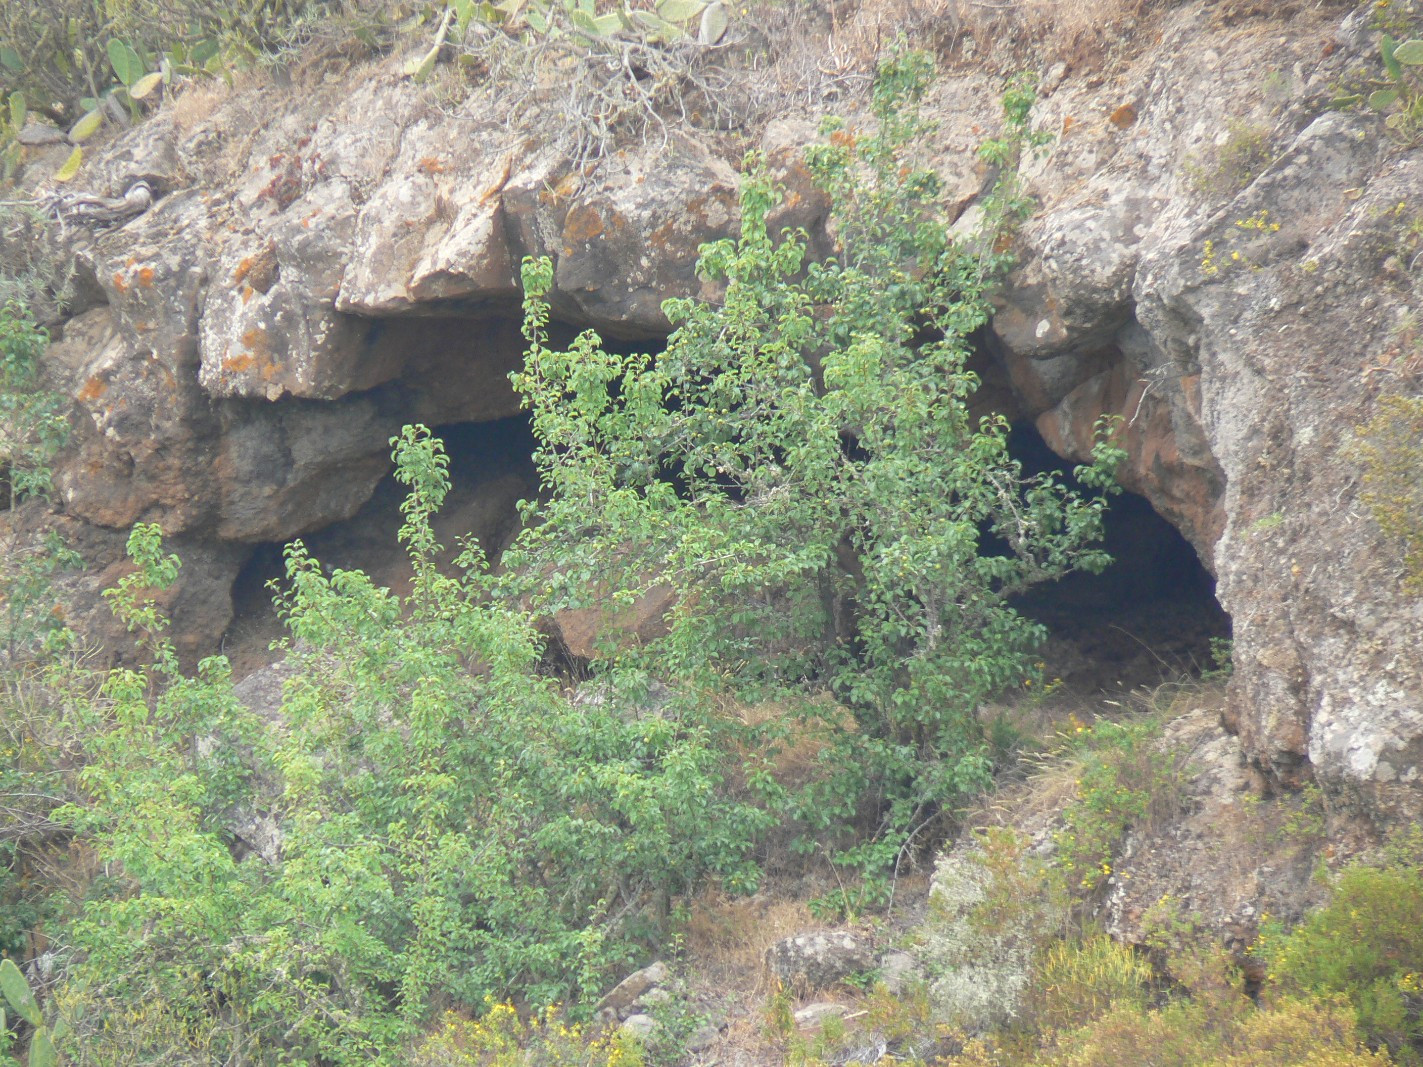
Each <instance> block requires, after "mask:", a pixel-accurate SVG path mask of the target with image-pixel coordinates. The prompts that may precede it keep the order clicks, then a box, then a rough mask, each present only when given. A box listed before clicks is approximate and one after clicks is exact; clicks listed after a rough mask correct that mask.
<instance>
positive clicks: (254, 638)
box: [223, 415, 538, 676]
mask: <svg viewBox="0 0 1423 1067" xmlns="http://www.w3.org/2000/svg"><path fill="white" fill-rule="evenodd" d="M432 432H433V433H434V435H435V436H436V437H438V438H440V439H441V440H442V441H443V442H444V445H445V451H446V453H447V454H448V455H449V457H450V466H449V473H450V483H451V484H450V492H449V495H448V496H447V497H446V499H445V504H444V507H442V508H441V509H440V513H439V514H438V515H437V516H436V518H435V520H434V528H435V534H436V536H437V538H438V539H439V542H440V544H441V545H443V546H444V552H443V553H442V557H441V558H442V561H443V562H444V563H445V564H446V565H449V564H451V563H452V562H453V560H454V558H455V556H457V555H458V554H459V553H460V551H461V549H462V544H463V542H464V540H465V538H466V537H473V538H474V539H475V540H477V541H478V542H479V545H480V547H481V548H482V549H483V550H484V551H485V553H486V555H487V557H488V558H489V560H490V562H491V563H493V562H496V561H497V559H498V556H499V553H500V552H501V551H502V550H503V549H504V547H505V546H506V545H507V544H508V543H509V541H510V539H511V538H513V536H514V534H515V533H516V532H517V531H518V527H519V513H518V503H519V501H520V500H523V499H527V498H529V497H532V496H533V495H534V494H535V493H536V492H537V490H538V477H537V473H536V471H535V469H534V463H533V458H532V456H533V451H534V436H533V431H532V430H531V429H530V427H529V420H528V417H527V416H524V415H516V416H512V417H509V418H504V419H497V420H494V421H490V422H463V423H451V424H448V425H443V426H435V427H432ZM405 492H406V490H405V487H404V486H403V485H401V484H400V483H399V482H398V481H396V479H395V474H394V472H393V471H392V472H391V473H388V474H387V475H386V476H385V477H384V478H382V479H381V480H380V482H379V483H378V484H377V485H376V488H375V492H374V493H372V494H371V498H370V499H369V500H368V501H366V503H365V504H364V505H363V506H362V507H361V509H360V510H359V511H358V512H357V513H356V514H355V515H354V516H352V517H351V518H349V519H346V520H344V521H342V522H336V523H332V524H331V525H330V526H326V527H323V528H322V529H320V530H317V531H315V532H313V533H310V534H307V535H304V536H303V537H302V538H301V539H300V540H301V541H302V542H303V544H305V545H306V547H307V549H308V551H309V552H310V553H311V555H312V557H313V558H315V559H316V560H318V561H320V563H321V564H322V566H323V567H325V568H328V570H329V569H340V570H361V571H364V572H365V573H366V574H368V575H370V576H371V578H372V579H373V580H374V581H375V583H376V584H377V585H379V586H384V587H386V588H388V589H390V590H391V591H392V592H394V593H396V594H399V595H404V594H405V593H407V592H408V591H409V588H410V579H411V570H410V564H409V562H408V561H407V559H406V556H405V551H404V549H403V548H402V547H401V545H400V541H399V539H398V537H397V533H398V531H399V529H400V526H401V522H402V518H401V514H400V504H401V501H403V500H404V499H405ZM283 551H284V544H283V543H282V542H266V543H262V544H258V545H256V546H254V547H253V549H252V552H251V555H250V556H249V557H248V559H247V561H246V563H245V564H244V565H243V567H242V569H241V570H240V571H239V573H238V575H237V578H236V580H235V581H234V582H233V585H232V607H233V622H232V625H231V626H230V627H229V628H228V631H227V634H226V636H225V637H224V639H223V647H224V651H225V652H226V653H227V655H228V657H229V659H231V660H232V662H233V665H234V670H235V672H236V673H237V674H238V675H239V676H241V675H243V674H245V673H247V672H248V671H250V670H252V669H254V668H255V667H258V666H263V665H265V664H266V663H269V662H271V661H272V659H273V658H274V657H273V655H272V653H270V652H269V651H268V650H267V646H268V645H269V644H270V643H271V642H272V641H273V640H275V639H276V638H278V637H280V636H281V633H282V627H281V622H280V620H279V619H278V618H277V615H276V611H275V609H274V608H273V605H272V595H273V594H272V590H271V588H269V584H268V583H270V582H272V581H280V580H281V578H282V577H283V575H284V574H285V572H286V571H285V565H284V559H283Z"/></svg>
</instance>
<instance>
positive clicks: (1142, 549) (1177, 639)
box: [1008, 424, 1230, 692]
mask: <svg viewBox="0 0 1423 1067" xmlns="http://www.w3.org/2000/svg"><path fill="white" fill-rule="evenodd" d="M1008 447H1009V451H1010V452H1011V453H1012V455H1013V456H1014V457H1015V458H1016V459H1017V460H1018V461H1019V462H1020V463H1022V465H1023V470H1024V472H1025V473H1026V474H1040V473H1043V472H1045V471H1050V470H1057V471H1062V470H1064V468H1068V467H1070V466H1071V465H1070V464H1067V463H1065V462H1064V461H1063V460H1062V459H1061V458H1060V457H1059V456H1057V455H1056V454H1055V453H1054V452H1052V450H1051V449H1049V448H1048V446H1047V444H1046V443H1045V442H1044V441H1043V438H1042V436H1041V435H1040V434H1039V433H1038V432H1037V430H1036V429H1035V428H1034V427H1033V426H1031V425H1030V424H1019V425H1016V426H1014V428H1013V430H1012V432H1011V433H1010V435H1009V439H1008ZM1064 480H1065V481H1066V482H1067V484H1068V485H1069V486H1071V487H1073V488H1081V486H1080V485H1079V483H1077V481H1076V479H1074V478H1073V477H1072V476H1071V473H1070V472H1068V473H1066V474H1065V475H1064ZM1103 545H1104V547H1105V548H1106V550H1107V551H1108V552H1109V553H1110V554H1111V556H1112V559H1113V563H1112V564H1111V566H1109V567H1108V568H1107V569H1106V570H1105V571H1103V572H1102V573H1101V574H1086V573H1076V574H1070V575H1067V576H1066V577H1064V578H1062V579H1060V580H1058V581H1056V582H1051V583H1046V584H1044V585H1041V586H1038V587H1037V588H1035V589H1033V590H1031V591H1030V592H1028V593H1027V594H1025V595H1023V596H1021V597H1017V598H1015V600H1014V606H1015V607H1017V608H1018V610H1019V611H1021V612H1022V613H1023V614H1024V615H1026V616H1027V617H1029V618H1031V619H1033V620H1035V621H1037V622H1039V623H1042V624H1043V625H1044V626H1045V627H1046V628H1047V630H1048V641H1047V644H1046V645H1045V646H1044V649H1043V661H1044V664H1045V673H1046V677H1047V678H1048V679H1054V678H1060V679H1062V681H1063V682H1064V683H1066V684H1067V685H1068V686H1069V687H1070V688H1071V689H1073V690H1076V691H1079V692H1094V691H1097V690H1102V689H1118V688H1123V689H1133V688H1135V687H1137V686H1143V685H1155V684H1159V683H1160V682H1162V681H1165V680H1167V679H1170V678H1178V677H1181V676H1182V675H1199V674H1200V673H1201V672H1202V671H1204V670H1206V669H1209V668H1211V667H1212V666H1215V665H1216V663H1215V661H1216V658H1217V653H1218V652H1219V649H1220V645H1219V642H1220V641H1222V640H1225V639H1228V638H1229V637H1230V617H1229V616H1228V615H1227V614H1226V613H1225V611H1224V610H1223V609H1222V608H1221V606H1220V604H1219V602H1218V601H1217V600H1216V598H1215V579H1214V578H1213V577H1212V576H1211V574H1210V572H1209V571H1207V570H1206V568H1205V567H1204V566H1203V565H1202V563H1201V560H1200V557H1199V556H1197V555H1196V551H1195V549H1194V548H1192V547H1191V544H1190V543H1189V542H1188V541H1187V540H1186V539H1185V538H1184V537H1182V536H1181V534H1180V533H1179V532H1178V531H1177V530H1176V528H1175V527H1174V526H1172V525H1171V524H1170V523H1169V522H1167V521H1166V520H1165V519H1163V518H1162V517H1161V516H1160V515H1158V514H1157V513H1156V511H1155V510H1154V509H1153V508H1152V506H1151V504H1150V502H1148V501H1147V499H1146V498H1145V497H1143V496H1140V495H1138V494H1136V493H1132V492H1128V491H1123V492H1122V493H1120V494H1118V495H1117V496H1115V497H1113V498H1112V501H1111V505H1110V508H1109V509H1108V512H1107V516H1106V522H1105V536H1104V541H1103Z"/></svg>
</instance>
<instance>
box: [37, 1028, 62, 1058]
mask: <svg viewBox="0 0 1423 1067" xmlns="http://www.w3.org/2000/svg"><path fill="white" fill-rule="evenodd" d="M30 1067H59V1052H58V1051H57V1050H56V1049H55V1047H54V1042H53V1041H51V1040H50V1039H49V1035H48V1034H47V1033H45V1032H44V1031H43V1030H36V1031H35V1035H34V1037H32V1038H30Z"/></svg>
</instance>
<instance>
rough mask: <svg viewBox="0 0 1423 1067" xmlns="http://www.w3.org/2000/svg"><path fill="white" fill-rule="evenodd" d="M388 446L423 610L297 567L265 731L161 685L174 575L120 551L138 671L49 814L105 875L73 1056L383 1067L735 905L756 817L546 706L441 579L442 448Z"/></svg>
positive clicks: (604, 974)
mask: <svg viewBox="0 0 1423 1067" xmlns="http://www.w3.org/2000/svg"><path fill="white" fill-rule="evenodd" d="M394 443H395V445H396V453H395V458H396V461H397V465H398V476H399V477H400V478H402V480H404V481H405V482H406V484H407V485H409V486H410V489H411V495H410V497H409V499H408V500H407V502H406V505H405V513H406V520H407V521H406V524H405V526H404V527H403V528H402V531H401V538H402V540H403V541H404V543H405V544H406V546H407V548H408V549H409V552H410V556H411V561H412V564H413V567H414V571H415V575H416V578H415V583H414V587H413V590H412V592H411V594H410V597H409V598H408V599H407V600H406V601H404V602H403V603H402V602H401V601H400V600H398V599H396V598H395V597H393V596H391V595H390V594H389V593H388V592H386V591H384V590H381V589H378V588H376V587H375V586H374V585H373V584H372V583H371V581H370V579H369V578H367V577H366V576H365V575H363V574H359V573H353V572H344V571H336V572H335V573H333V574H331V575H330V576H327V575H326V574H325V573H323V571H322V569H321V567H320V566H319V564H318V563H317V562H316V561H314V560H312V559H311V558H310V557H309V556H308V555H307V554H306V552H305V551H304V550H303V549H302V547H301V546H300V545H299V544H297V545H293V546H292V547H291V548H290V549H289V552H288V573H287V577H288V580H289V582H290V584H291V588H290V591H289V592H288V593H287V594H285V595H284V596H283V598H282V610H283V613H284V614H285V616H286V618H287V624H288V626H289V628H290V630H291V634H292V637H291V641H292V645H293V647H292V648H291V649H290V650H289V663H290V664H291V665H292V666H293V667H294V668H295V674H294V676H293V677H292V678H291V679H290V680H289V681H288V682H287V685H286V695H285V699H284V701H283V706H282V709H281V722H282V723H283V726H282V727H281V728H280V729H272V728H271V727H270V726H269V725H268V724H266V723H265V722H264V721H263V720H261V719H259V718H257V717H256V716H255V715H254V714H253V713H251V712H249V711H248V710H247V709H245V708H243V707H242V706H241V705H239V704H238V703H237V702H236V701H235V699H234V698H233V695H232V690H231V685H230V679H229V675H228V671H227V666H226V663H225V661H223V660H221V659H212V660H207V661H204V663H203V664H201V665H200V666H199V670H198V675H197V676H196V677H192V678H184V677H182V676H180V675H179V674H178V668H177V661H176V656H175V654H174V652H173V649H172V646H171V644H170V643H169V642H168V641H167V640H166V638H165V636H164V633H163V631H164V628H165V626H166V623H165V620H164V619H163V618H162V616H161V615H160V614H158V613H157V611H156V610H155V608H154V607H153V604H152V601H151V590H154V589H157V588H161V587H162V586H163V585H164V584H165V582H167V581H169V580H171V578H172V576H173V574H174V573H175V569H176V559H175V558H174V557H171V556H167V555H165V554H164V553H163V552H162V549H161V545H160V543H159V540H158V536H157V531H156V529H154V528H152V527H142V526H140V527H138V528H136V530H135V532H134V535H133V537H132V538H131V539H130V551H131V553H132V554H133V556H134V558H135V560H136V562H137V563H138V564H139V569H138V570H137V571H135V572H134V573H133V574H132V575H130V576H129V577H128V578H126V579H124V580H123V581H122V582H121V583H120V587H119V588H118V589H117V590H116V591H115V595H114V597H113V600H114V606H115V610H116V611H117V612H118V614H119V616H120V618H122V619H124V620H125V621H126V622H128V623H129V625H130V626H131V627H133V628H134V629H135V630H136V631H138V632H139V633H140V635H142V636H143V638H144V642H145V645H146V647H147V649H148V655H149V658H150V659H151V661H152V666H151V667H149V668H146V669H143V670H137V669H118V670H114V671H112V672H110V673H109V674H108V675H107V678H106V681H105V683H104V689H103V699H102V700H101V701H99V702H98V703H97V704H95V705H94V706H93V707H92V708H91V709H90V711H89V719H88V724H87V730H86V735H85V747H86V750H87V758H88V765H87V766H86V767H85V769H84V770H83V772H82V773H81V776H80V784H81V786H82V789H83V798H82V800H81V802H79V803H76V804H73V805H71V806H69V807H68V808H67V809H65V810H64V811H63V812H62V815H63V817H64V818H65V819H66V820H67V822H68V823H69V824H70V825H71V826H72V827H73V828H74V829H75V830H76V831H77V832H80V833H82V834H83V835H84V836H85V839H86V840H87V841H89V842H90V843H91V845H92V847H93V848H94V849H95V850H96V851H97V853H98V855H99V857H100V858H101V859H102V861H103V862H105V863H108V864H110V865H111V866H112V869H113V870H114V871H115V872H116V873H118V877H117V879H116V880H115V881H114V882H113V883H112V884H111V885H110V886H109V887H108V889H107V890H106V891H105V892H103V893H100V894H96V895H94V896H92V897H91V899H90V900H89V901H88V902H87V903H86V905H85V908H84V913H83V915H82V917H81V918H80V919H79V920H78V921H76V922H75V923H74V924H73V926H72V927H71V928H70V930H69V943H70V944H71V945H72V946H73V950H74V953H75V956H74V961H73V963H72V965H71V967H70V970H69V973H68V975H67V977H66V981H65V984H64V987H63V989H62V991H61V994H60V997H59V1000H60V1003H61V1005H62V1006H64V1008H65V1010H66V1011H67V1012H68V1013H69V1014H70V1015H71V1016H73V1017H74V1018H75V1019H76V1020H77V1021H76V1022H75V1025H74V1031H75V1036H74V1037H73V1038H71V1041H72V1042H74V1043H75V1048H83V1049H85V1050H86V1051H88V1052H89V1053H90V1054H91V1055H97V1054H98V1053H99V1052H100V1051H101V1050H102V1052H103V1054H104V1055H105V1056H112V1057H113V1060H112V1062H129V1061H131V1060H135V1059H136V1060H139V1061H145V1062H146V1061H160V1062H164V1063H189V1062H193V1063H196V1062H204V1063H206V1062H211V1060H212V1059H219V1060H222V1059H226V1058H229V1057H232V1056H235V1055H237V1054H238V1052H239V1051H241V1050H247V1051H249V1052H250V1051H251V1050H253V1049H273V1050H274V1049H279V1048H280V1049H286V1050H288V1052H289V1053H290V1054H293V1055H299V1056H305V1057H319V1058H320V1059H321V1060H322V1062H331V1063H337V1064H345V1063H357V1062H360V1063H366V1062H377V1063H385V1062H395V1056H396V1051H397V1050H398V1049H399V1048H400V1047H401V1045H402V1044H403V1043H404V1042H405V1041H406V1040H407V1039H408V1038H409V1037H411V1036H412V1035H413V1033H414V1032H415V1031H416V1029H417V1028H418V1026H419V1024H420V1023H421V1021H422V1020H423V1019H425V1018H426V1017H427V1016H428V1015H429V1014H430V1013H431V1012H432V1011H439V1010H440V1009H441V1008H443V1007H446V1006H461V1005H462V1006H471V1005H480V1004H482V1003H483V1002H484V1000H485V998H486V997H489V996H495V997H502V996H508V995H517V996H519V997H520V998H521V999H523V1000H525V1001H527V1002H530V1003H533V1004H536V1005H538V1004H548V1003H552V1002H554V1001H562V1000H567V999H570V998H573V999H578V998H584V999H586V998H588V997H589V996H590V995H592V994H594V993H596V992H599V991H600V990H601V989H602V988H603V987H604V985H605V984H606V982H607V980H608V978H609V976H610V974H611V972H612V970H613V969H614V968H619V967H624V966H626V964H627V963H628V962H629V961H630V960H631V959H632V958H633V957H634V956H635V955H637V954H639V953H640V951H641V948H640V946H641V944H642V943H643V939H645V938H646V937H649V936H655V934H656V933H657V925H656V923H657V916H658V914H659V901H665V899H666V898H667V897H668V895H670V894H672V893H675V892H678V891H681V890H682V889H684V888H686V887H687V886H689V885H691V884H693V883H695V882H696V881H697V880H698V879H700V878H701V877H703V876H704V875H705V874H706V873H708V872H711V873H713V874H720V875H722V876H724V877H726V878H727V879H729V880H732V881H737V880H741V879H744V878H745V877H746V874H745V871H746V856H747V850H748V848H749V846H750V843H751V840H752V836H753V833H754V832H755V831H756V830H757V829H758V828H759V827H761V826H762V825H764V816H762V815H761V814H759V813H757V812H755V811H753V810H751V809H749V808H747V807H746V806H745V805H744V804H741V803H738V802H736V801H733V800H730V799H728V798H727V797H726V796H725V791H724V790H723V789H722V787H721V772H720V766H719V763H720V756H719V755H718V753H717V752H716V751H715V750H714V749H712V748H711V747H710V746H709V744H708V742H707V736H706V733H705V731H703V730H702V729H700V728H699V726H698V724H697V723H696V722H695V721H689V720H684V719H680V718H678V717H677V716H676V715H675V714H672V713H667V712H658V711H649V710H646V709H645V708H644V709H642V710H636V705H634V704H632V703H631V702H630V701H629V702H624V701H621V700H618V701H614V700H611V699H609V700H605V701H604V702H602V703H599V704H591V703H583V704H578V705H575V704H573V703H572V702H571V701H570V700H569V699H568V698H566V697H565V696H564V695H562V694H561V693H560V692H558V691H557V690H556V689H555V688H554V687H553V686H551V685H550V684H548V683H547V682H545V681H541V680H539V678H538V677H537V673H536V665H537V661H538V655H539V646H538V641H537V637H536V634H535V632H534V631H533V629H532V628H531V626H530V625H529V623H528V620H527V619H525V618H524V617H523V616H522V615H520V614H519V613H517V612H515V611H511V610H509V609H507V608H504V607H500V606H498V605H496V604H493V603H491V602H490V601H489V599H488V597H487V595H486V594H487V582H486V580H485V576H484V573H483V571H482V569H481V567H482V564H481V561H480V559H479V556H478V553H477V551H476V550H474V549H470V550H469V551H467V552H466V553H465V554H464V556H463V557H462V561H461V564H462V567H463V568H464V570H463V575H462V576H461V577H458V578H455V577H449V576H446V575H443V574H441V573H440V572H438V571H437V570H436V569H435V567H434V565H433V563H432V560H433V558H434V557H435V555H436V554H437V553H438V552H439V546H438V545H437V544H435V542H434V539H433V536H432V533H431V529H430V526H429V520H430V516H431V515H432V514H433V513H434V511H435V509H436V508H437V507H438V505H439V503H440V501H441V500H442V499H443V497H444V494H445V492H446V491H447V489H448V485H449V482H448V476H447V474H446V471H445V467H446V460H445V457H444V455H443V452H442V450H441V449H440V447H439V445H438V442H435V441H434V440H432V439H431V438H430V437H429V435H428V434H427V433H425V432H424V431H421V430H416V429H410V430H407V431H406V432H405V434H404V435H403V436H402V437H401V438H399V439H397V440H396V441H395V442H394ZM476 664H477V665H478V669H474V665H476ZM244 753H246V754H247V755H246V756H244ZM243 811H245V812H248V813H266V814H268V815H270V816H271V817H272V818H273V819H274V820H275V822H276V824H277V825H278V826H279V828H280V844H279V846H277V849H276V852H275V853H274V854H270V855H268V856H266V858H265V859H264V858H262V857H260V856H257V855H249V856H248V857H247V858H246V859H238V853H236V852H234V851H233V850H232V849H230V848H229V844H228V841H229V838H228V834H229V833H230V831H229V830H228V827H229V826H230V825H231V823H232V820H233V818H234V817H235V814H236V813H240V812H243ZM193 1050H200V1051H198V1052H195V1051H193ZM101 1062H110V1061H109V1060H104V1059H102V1058H101Z"/></svg>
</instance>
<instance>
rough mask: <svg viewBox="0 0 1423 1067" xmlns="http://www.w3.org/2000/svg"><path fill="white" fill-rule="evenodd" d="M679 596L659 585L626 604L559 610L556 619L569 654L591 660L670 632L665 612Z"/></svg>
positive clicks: (555, 623) (555, 622)
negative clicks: (612, 649) (601, 654)
mask: <svg viewBox="0 0 1423 1067" xmlns="http://www.w3.org/2000/svg"><path fill="white" fill-rule="evenodd" d="M676 599H677V598H676V594H675V593H674V592H673V591H672V590H671V589H669V588H667V587H666V586H657V587H655V588H653V589H650V590H648V591H647V592H645V593H643V594H642V595H641V596H639V597H638V598H637V599H636V600H634V601H633V602H632V603H631V604H629V605H627V606H626V607H623V608H617V607H593V608H576V609H571V610H568V611H560V612H559V613H558V614H557V615H555V616H554V619H553V622H554V625H555V626H556V627H557V628H558V635H559V637H560V639H562V641H563V645H564V648H566V649H567V650H568V652H569V654H570V655H574V656H578V657H580V658H582V659H592V658H593V657H595V656H597V655H599V654H600V653H603V654H606V652H607V651H608V650H609V649H611V648H617V647H622V646H625V645H627V644H634V645H640V644H645V643H646V642H648V641H651V640H654V639H655V638H658V637H661V636H662V635H663V634H665V633H666V632H667V622H666V615H667V612H668V611H670V610H671V608H672V606H673V605H674V604H675V603H676Z"/></svg>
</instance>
